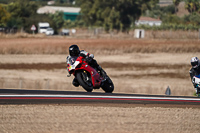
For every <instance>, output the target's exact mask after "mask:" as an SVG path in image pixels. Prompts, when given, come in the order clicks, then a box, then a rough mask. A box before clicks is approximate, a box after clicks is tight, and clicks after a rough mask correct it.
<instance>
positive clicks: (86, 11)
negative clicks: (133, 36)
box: [77, 0, 157, 31]
mask: <svg viewBox="0 0 200 133" xmlns="http://www.w3.org/2000/svg"><path fill="white" fill-rule="evenodd" d="M156 1H157V0H156ZM150 2H151V3H152V2H155V0H135V1H133V0H117V1H116V0H78V1H77V4H78V5H81V14H82V15H81V16H82V19H83V20H84V21H85V23H87V24H88V26H104V27H105V29H106V30H107V31H109V30H112V29H116V30H122V31H128V30H129V28H130V25H131V24H134V22H135V20H136V19H139V17H140V16H141V14H142V11H143V9H144V8H150V7H151V6H143V5H148V4H149V3H150Z"/></svg>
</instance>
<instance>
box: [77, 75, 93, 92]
mask: <svg viewBox="0 0 200 133" xmlns="http://www.w3.org/2000/svg"><path fill="white" fill-rule="evenodd" d="M76 78H77V80H78V82H79V84H80V85H81V86H82V87H83V88H84V89H85V90H86V91H87V92H92V90H93V84H92V82H91V80H86V78H89V79H90V77H89V76H88V75H87V73H85V72H77V73H76Z"/></svg>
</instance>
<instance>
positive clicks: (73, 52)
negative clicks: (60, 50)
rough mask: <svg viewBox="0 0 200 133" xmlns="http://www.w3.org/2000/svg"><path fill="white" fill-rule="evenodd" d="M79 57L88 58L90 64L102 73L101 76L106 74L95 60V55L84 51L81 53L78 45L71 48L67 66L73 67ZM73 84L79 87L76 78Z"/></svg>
mask: <svg viewBox="0 0 200 133" xmlns="http://www.w3.org/2000/svg"><path fill="white" fill-rule="evenodd" d="M79 56H82V57H84V58H86V60H87V62H88V64H89V65H90V66H91V67H93V68H94V69H96V70H97V71H100V73H101V75H104V74H106V73H105V71H104V70H103V69H102V68H101V66H100V65H98V64H97V61H96V60H94V59H93V58H94V55H93V54H90V53H88V52H86V51H84V50H81V51H80V50H79V47H78V46H77V45H76V44H73V45H71V46H70V47H69V56H67V64H70V65H73V64H74V62H75V61H76V59H77V58H78V57H79ZM72 84H73V85H74V86H76V87H78V86H79V83H78V80H77V79H76V78H74V80H73V81H72Z"/></svg>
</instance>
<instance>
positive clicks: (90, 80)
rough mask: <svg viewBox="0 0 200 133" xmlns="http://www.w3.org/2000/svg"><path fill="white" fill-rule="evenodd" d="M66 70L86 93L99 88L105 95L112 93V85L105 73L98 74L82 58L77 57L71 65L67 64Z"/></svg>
mask: <svg viewBox="0 0 200 133" xmlns="http://www.w3.org/2000/svg"><path fill="white" fill-rule="evenodd" d="M67 69H68V72H69V74H70V75H69V76H71V74H73V75H74V76H75V77H76V79H77V80H78V82H79V84H80V85H81V86H82V87H83V88H84V89H85V90H86V91H87V92H92V90H93V89H99V88H100V87H101V88H102V89H103V90H104V91H105V92H107V93H112V92H113V90H114V84H113V82H112V80H111V79H110V78H109V76H108V75H107V74H106V73H105V74H104V75H102V74H100V72H98V71H97V70H96V69H94V68H93V67H91V66H90V65H89V64H88V61H87V59H86V58H84V57H82V56H79V57H78V58H77V59H76V61H75V62H74V64H73V65H70V64H68V65H67ZM103 71H104V70H103ZM104 72H105V71H104Z"/></svg>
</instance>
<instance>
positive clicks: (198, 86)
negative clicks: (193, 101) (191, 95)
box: [192, 74, 200, 97]
mask: <svg viewBox="0 0 200 133" xmlns="http://www.w3.org/2000/svg"><path fill="white" fill-rule="evenodd" d="M192 83H193V85H194V87H195V90H196V94H197V96H198V97H200V74H199V75H197V76H194V77H193V79H192Z"/></svg>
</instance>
